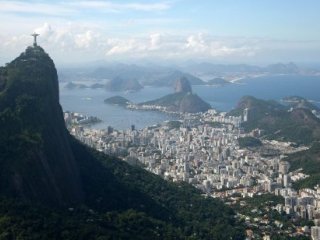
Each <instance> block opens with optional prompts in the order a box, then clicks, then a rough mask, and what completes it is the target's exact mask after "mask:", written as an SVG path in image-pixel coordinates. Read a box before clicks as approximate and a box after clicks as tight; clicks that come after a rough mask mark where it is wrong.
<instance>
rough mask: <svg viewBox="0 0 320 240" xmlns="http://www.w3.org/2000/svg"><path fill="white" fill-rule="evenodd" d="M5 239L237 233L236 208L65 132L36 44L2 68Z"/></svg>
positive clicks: (53, 77) (0, 163)
mask: <svg viewBox="0 0 320 240" xmlns="http://www.w3.org/2000/svg"><path fill="white" fill-rule="evenodd" d="M0 89H1V92H0V149H1V151H0V169H1V170H0V171H1V172H0V173H1V175H0V187H1V188H0V238H1V239H243V229H242V226H241V225H239V226H238V223H236V222H235V219H234V216H233V214H234V212H233V211H232V210H231V209H230V208H229V207H227V206H224V205H223V203H222V202H220V201H219V200H215V199H211V198H204V197H202V196H201V193H200V191H199V190H197V189H195V188H194V187H192V186H190V185H187V184H184V183H169V182H166V181H164V180H162V179H161V178H160V177H158V176H156V175H153V174H151V173H149V172H146V171H145V170H143V169H140V168H138V167H132V166H130V165H128V164H127V163H125V162H123V161H121V160H119V159H116V158H111V157H108V156H106V155H104V154H102V153H99V152H97V151H95V150H93V149H90V148H88V147H85V146H84V145H82V144H81V143H79V142H78V141H77V140H75V139H74V138H73V137H71V136H70V135H69V133H68V132H67V130H66V128H65V125H64V121H63V114H62V110H61V107H60V105H59V92H58V81H57V73H56V69H55V66H54V63H53V61H52V60H51V58H50V57H49V56H48V55H47V54H46V53H45V52H44V50H43V49H42V48H41V47H38V46H35V47H29V48H27V50H26V52H24V53H22V54H21V55H20V56H19V57H18V58H16V59H15V60H14V61H12V62H11V63H9V64H8V65H7V66H6V67H3V68H1V69H0Z"/></svg>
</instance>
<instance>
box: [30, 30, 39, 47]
mask: <svg viewBox="0 0 320 240" xmlns="http://www.w3.org/2000/svg"><path fill="white" fill-rule="evenodd" d="M39 35H40V34H38V33H33V34H31V36H33V46H34V47H35V46H37V37H38V36H39Z"/></svg>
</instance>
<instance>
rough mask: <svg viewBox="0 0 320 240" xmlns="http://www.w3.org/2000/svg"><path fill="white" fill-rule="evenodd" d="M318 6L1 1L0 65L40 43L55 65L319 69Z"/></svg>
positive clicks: (310, 2) (271, 0)
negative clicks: (193, 64) (191, 64)
mask: <svg viewBox="0 0 320 240" xmlns="http://www.w3.org/2000/svg"><path fill="white" fill-rule="evenodd" d="M319 8H320V2H317V1H315V0H307V1H289V0H283V1H276V0H268V1H266V0H263V1H250V0H244V1H241V2H240V1H235V0H227V1H201V4H199V1H194V0H184V1H182V0H171V1H170V0H169V1H161V0H157V1H146V0H136V1H128V0H126V1H102V0H97V1H88V0H83V1H62V0H58V1H45V0H42V1H41V0H27V1H20V0H17V1H8V0H0V13H1V15H0V19H1V21H2V22H3V23H6V24H1V26H0V30H1V34H0V40H1V41H0V42H1V44H0V65H4V64H5V63H6V62H8V61H10V60H12V59H13V58H15V57H16V56H17V54H19V53H20V52H22V51H23V50H24V49H25V48H26V47H27V46H29V45H31V44H32V37H31V36H30V34H31V33H32V32H37V33H39V34H40V37H39V39H38V43H39V45H40V46H42V47H43V48H45V50H46V51H47V52H48V53H49V54H50V56H51V57H52V58H53V59H54V60H55V62H56V63H57V64H59V65H65V64H73V63H86V62H92V61H96V60H99V61H108V62H127V63H132V62H134V63H139V62H148V61H151V62H159V63H181V62H186V61H190V60H191V61H195V62H210V63H222V64H235V63H245V64H251V65H267V64H271V63H278V62H284V63H287V62H295V63H297V64H317V63H319V60H318V55H319V52H320V31H319V30H320V29H319V28H320V26H319V25H317V24H316V23H317V22H319V20H320V16H319V14H318V9H319Z"/></svg>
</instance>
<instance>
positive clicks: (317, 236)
mask: <svg viewBox="0 0 320 240" xmlns="http://www.w3.org/2000/svg"><path fill="white" fill-rule="evenodd" d="M311 239H312V240H320V227H318V226H313V227H311Z"/></svg>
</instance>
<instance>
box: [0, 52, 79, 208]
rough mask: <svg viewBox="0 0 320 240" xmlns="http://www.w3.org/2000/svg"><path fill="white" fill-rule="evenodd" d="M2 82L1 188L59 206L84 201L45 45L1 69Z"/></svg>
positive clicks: (26, 198)
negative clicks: (44, 48) (43, 47)
mask: <svg viewBox="0 0 320 240" xmlns="http://www.w3.org/2000/svg"><path fill="white" fill-rule="evenodd" d="M0 86H2V89H1V90H2V91H1V92H0V126H1V128H0V149H1V151H0V169H1V170H0V171H1V174H0V186H1V188H0V193H1V194H2V195H6V196H10V197H17V198H23V199H25V200H27V201H34V200H37V201H40V202H46V203H52V204H59V205H61V204H71V203H77V202H81V201H82V199H83V191H82V188H81V181H80V177H79V169H78V166H77V163H76V162H75V159H74V155H73V153H72V150H71V147H70V143H69V133H68V132H67V130H66V128H65V124H64V119H63V113H62V109H61V107H60V104H59V88H58V77H57V71H56V68H55V65H54V63H53V61H52V59H51V58H50V57H49V55H48V54H46V53H45V52H44V50H43V49H42V48H41V47H39V46H35V47H28V48H27V49H26V51H25V52H24V53H22V54H21V55H20V56H19V57H18V58H16V59H15V60H13V61H12V62H11V63H9V64H8V65H7V66H6V67H4V68H1V69H0Z"/></svg>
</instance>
